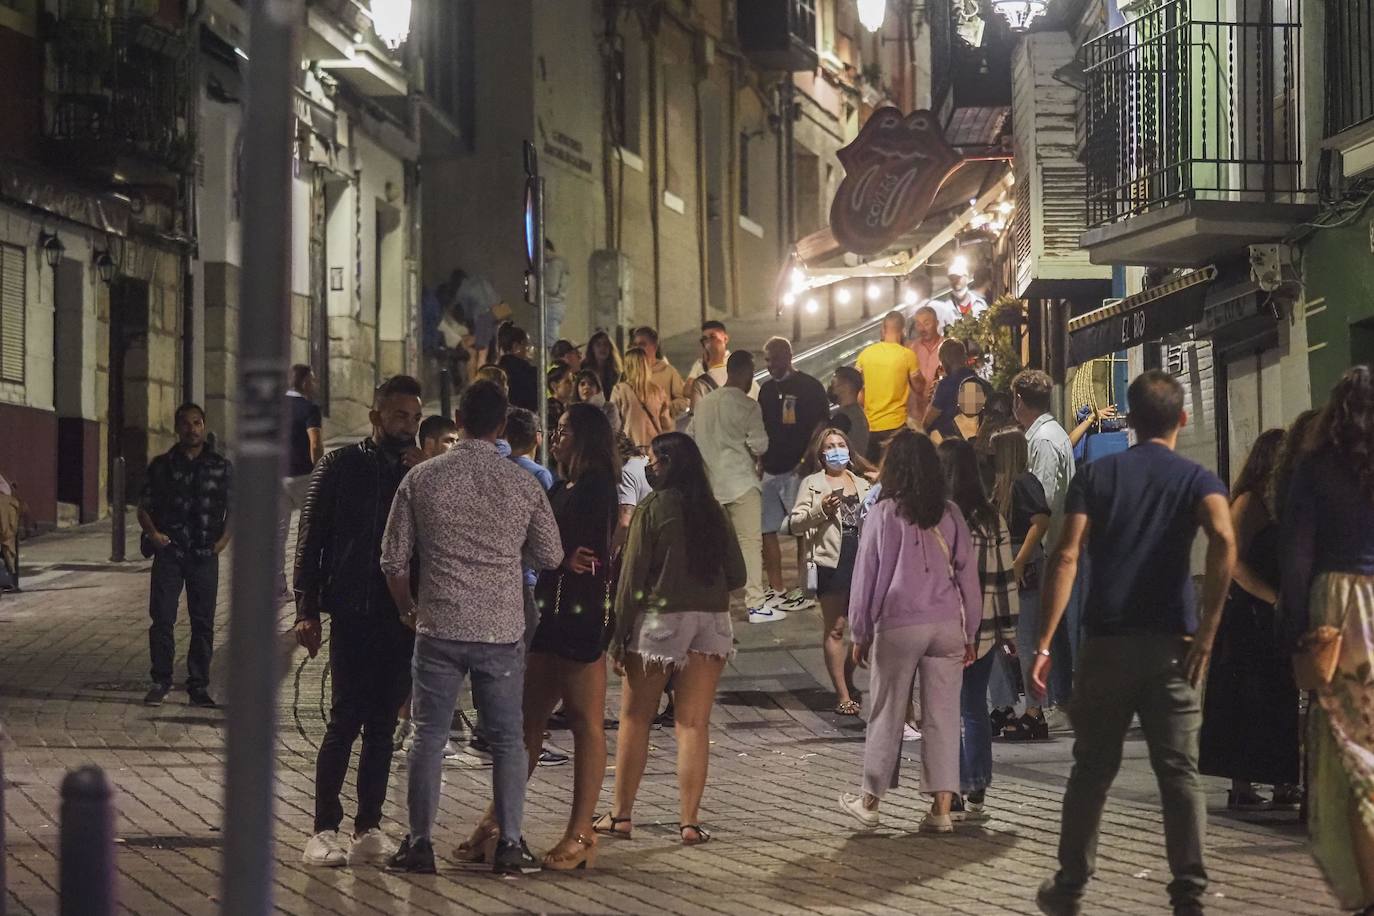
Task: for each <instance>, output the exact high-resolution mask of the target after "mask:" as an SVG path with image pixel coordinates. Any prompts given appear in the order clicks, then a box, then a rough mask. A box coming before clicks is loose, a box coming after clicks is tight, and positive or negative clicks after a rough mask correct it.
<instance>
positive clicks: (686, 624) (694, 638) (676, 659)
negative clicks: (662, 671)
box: [625, 611, 735, 668]
mask: <svg viewBox="0 0 1374 916" xmlns="http://www.w3.org/2000/svg"><path fill="white" fill-rule="evenodd" d="M625 650H626V651H627V652H633V653H635V654H636V655H638V656H640V657H641V658H643V659H644V662H645V665H646V666H648V667H652V666H654V665H662V666H664V667H670V668H681V667H682V666H683V665H684V664H686V663H687V658H688V653H692V652H695V653H697V654H700V655H710V656H713V657H715V658H725V659H729V658H733V657H734V655H735V631H734V628H733V627H732V626H731V624H730V615H729V614H728V613H724V612H722V613H714V612H710V611H674V612H670V613H667V614H658V613H655V612H653V611H649V612H647V613H645V614H644V615H643V616H641V617H640V618H639V619H638V620H636V621H635V623H634V626H633V628H631V630H630V640H629V643H628V645H626V647H625Z"/></svg>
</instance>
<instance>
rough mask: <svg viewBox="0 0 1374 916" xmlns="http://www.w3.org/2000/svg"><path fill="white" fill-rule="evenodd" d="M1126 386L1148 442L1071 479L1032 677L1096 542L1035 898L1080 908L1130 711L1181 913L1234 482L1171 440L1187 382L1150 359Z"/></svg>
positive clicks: (1200, 819) (1195, 827)
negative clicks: (1141, 738)
mask: <svg viewBox="0 0 1374 916" xmlns="http://www.w3.org/2000/svg"><path fill="white" fill-rule="evenodd" d="M1127 397H1128V401H1129V403H1130V405H1131V412H1130V416H1129V417H1128V422H1129V423H1130V424H1131V426H1132V428H1134V429H1135V432H1136V439H1137V441H1138V442H1139V443H1140V444H1139V445H1137V446H1135V447H1134V448H1132V449H1130V450H1128V451H1125V452H1121V453H1118V454H1115V455H1109V456H1107V457H1104V458H1099V459H1097V460H1096V461H1094V462H1093V463H1091V464H1089V465H1086V466H1085V467H1084V468H1083V469H1082V470H1080V471H1079V472H1078V474H1077V475H1076V476H1075V477H1074V479H1073V483H1072V484H1070V485H1069V491H1068V495H1067V497H1066V499H1065V503H1064V515H1065V518H1064V531H1063V535H1062V537H1061V538H1060V540H1059V546H1058V548H1057V549H1056V550H1055V553H1054V556H1053V557H1052V558H1051V560H1050V563H1049V567H1048V578H1047V580H1046V582H1045V589H1044V592H1043V599H1044V605H1043V610H1044V615H1043V617H1042V619H1041V622H1040V637H1039V642H1038V645H1037V646H1036V648H1035V649H1034V652H1035V655H1036V658H1035V666H1034V667H1033V668H1032V669H1031V689H1032V690H1033V691H1034V692H1035V693H1036V694H1037V695H1039V696H1044V694H1045V687H1046V681H1047V679H1048V678H1049V675H1050V664H1051V658H1050V654H1051V643H1052V641H1053V636H1054V632H1055V628H1056V627H1058V625H1059V621H1060V619H1061V618H1062V617H1063V615H1064V608H1065V606H1066V605H1067V604H1068V602H1069V592H1070V590H1071V589H1072V588H1073V583H1074V577H1075V574H1076V573H1077V569H1078V560H1079V556H1080V554H1081V553H1082V552H1083V551H1084V549H1085V545H1086V550H1087V553H1088V554H1089V555H1090V556H1091V557H1092V568H1091V570H1090V571H1089V574H1088V577H1089V584H1088V600H1087V601H1086V602H1085V603H1084V611H1083V639H1082V643H1081V649H1082V651H1081V654H1080V655H1079V656H1078V657H1076V658H1075V659H1074V661H1075V663H1076V670H1075V679H1076V680H1075V684H1074V692H1073V699H1072V700H1071V701H1070V702H1069V718H1070V720H1071V721H1072V722H1073V727H1074V732H1075V739H1074V746H1073V771H1072V772H1071V773H1070V774H1069V783H1068V786H1067V787H1066V788H1065V790H1064V817H1063V825H1062V827H1061V830H1060V835H1059V871H1058V872H1057V873H1056V874H1055V876H1054V877H1053V878H1051V879H1050V880H1048V881H1046V882H1045V884H1044V885H1043V886H1041V888H1040V892H1039V894H1038V895H1037V896H1036V903H1037V904H1038V905H1039V906H1040V910H1041V912H1044V913H1050V914H1054V916H1076V914H1078V913H1080V912H1081V911H1082V907H1083V902H1082V901H1083V892H1084V889H1085V888H1086V886H1087V883H1088V879H1089V878H1090V877H1092V873H1093V870H1094V869H1095V867H1096V864H1097V834H1098V827H1099V825H1100V824H1101V821H1102V809H1103V807H1104V806H1105V805H1106V802H1107V792H1108V790H1109V789H1110V788H1111V785H1112V781H1113V780H1114V779H1115V778H1116V773H1117V770H1118V769H1119V768H1120V767H1121V748H1122V742H1123V741H1124V740H1125V737H1126V731H1127V729H1129V728H1130V726H1131V719H1132V717H1133V716H1139V717H1140V727H1141V729H1142V730H1143V731H1144V733H1145V743H1146V745H1147V746H1148V747H1149V750H1150V764H1151V766H1152V767H1153V768H1154V771H1155V778H1156V779H1157V780H1158V782H1159V794H1160V799H1161V801H1162V802H1163V808H1164V840H1165V846H1166V847H1167V851H1168V858H1169V868H1170V871H1172V872H1173V881H1171V882H1170V883H1169V900H1170V903H1171V904H1172V906H1173V910H1174V913H1175V916H1199V914H1201V913H1202V901H1203V895H1204V893H1205V892H1206V890H1207V870H1206V868H1205V867H1204V865H1203V861H1202V850H1203V835H1204V833H1205V831H1206V826H1207V804H1206V798H1205V797H1204V795H1203V792H1202V783H1201V779H1200V778H1199V776H1198V769H1197V759H1198V731H1199V729H1200V728H1201V726H1202V703H1201V697H1200V694H1199V691H1198V686H1199V685H1200V684H1201V683H1202V682H1203V680H1204V678H1205V677H1206V673H1207V661H1208V658H1209V657H1210V655H1211V651H1212V641H1213V640H1214V639H1215V638H1216V633H1217V627H1218V626H1219V625H1220V623H1221V610H1222V605H1223V602H1224V601H1225V599H1226V590H1227V588H1228V587H1229V586H1230V583H1231V569H1232V567H1233V566H1234V565H1235V562H1236V544H1235V536H1234V535H1233V533H1232V528H1231V514H1230V508H1229V506H1228V503H1227V498H1226V487H1225V486H1224V485H1223V484H1222V482H1221V481H1220V480H1218V479H1217V478H1216V475H1214V474H1212V472H1210V471H1208V470H1206V469H1205V468H1203V467H1202V466H1201V465H1198V464H1195V463H1194V462H1192V461H1189V460H1188V459H1186V458H1184V457H1182V456H1181V455H1178V454H1176V453H1175V452H1174V446H1175V444H1176V442H1177V440H1178V431H1179V429H1180V428H1181V427H1182V426H1183V425H1184V424H1185V423H1187V421H1188V415H1187V414H1186V413H1185V412H1184V410H1183V386H1182V385H1180V384H1179V383H1178V380H1177V379H1175V378H1174V377H1173V376H1171V375H1169V374H1168V373H1165V372H1160V371H1158V370H1152V371H1150V372H1146V373H1145V374H1144V375H1142V376H1140V377H1139V378H1137V379H1136V380H1135V381H1134V382H1132V383H1131V388H1130V391H1129V393H1128V396H1127ZM1199 527H1201V528H1202V530H1203V531H1204V533H1205V534H1206V537H1207V566H1206V577H1205V580H1204V584H1203V593H1202V619H1201V620H1200V621H1199V619H1198V612H1197V607H1198V605H1197V601H1196V599H1195V597H1194V594H1193V579H1192V570H1191V568H1190V565H1191V556H1192V548H1193V540H1194V538H1195V537H1196V536H1197V531H1198V528H1199ZM1022 651H1030V647H1029V646H1026V647H1023V649H1022Z"/></svg>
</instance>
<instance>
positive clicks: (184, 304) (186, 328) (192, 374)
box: [179, 0, 223, 432]
mask: <svg viewBox="0 0 1374 916" xmlns="http://www.w3.org/2000/svg"><path fill="white" fill-rule="evenodd" d="M204 17H205V2H204V0H201V2H198V3H197V4H196V10H195V12H194V13H192V14H191V19H190V22H189V23H188V24H187V30H188V35H189V37H190V41H191V93H190V104H191V110H190V111H189V112H188V113H187V117H186V123H187V124H188V125H190V129H191V130H192V131H193V136H195V137H196V142H197V145H199V137H200V93H201V82H202V77H201V66H200V26H201V21H202V20H203V19H204ZM197 171H198V166H197V165H196V164H195V160H194V159H192V162H191V166H190V168H189V171H188V172H187V173H186V174H183V175H182V176H181V178H180V179H179V183H180V185H181V195H180V196H181V206H182V211H181V212H182V216H181V218H182V223H183V227H184V228H183V231H184V232H185V234H186V236H187V237H188V240H189V241H188V244H186V245H184V246H182V250H181V400H182V401H183V402H191V401H197V400H199V399H198V398H197V397H196V363H197V359H196V343H197V337H196V261H197V260H199V258H200V225H199V215H198V213H199V209H200V207H199V194H198V193H197V186H198V182H197V180H196V177H197ZM221 432H223V431H222V430H221Z"/></svg>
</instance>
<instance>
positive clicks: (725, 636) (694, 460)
mask: <svg viewBox="0 0 1374 916" xmlns="http://www.w3.org/2000/svg"><path fill="white" fill-rule="evenodd" d="M646 473H647V476H648V479H649V483H650V484H651V485H652V486H653V488H654V492H652V493H650V494H649V495H648V496H647V497H645V498H644V500H643V501H642V502H640V504H639V507H638V508H637V509H636V510H635V514H634V519H633V520H632V521H631V522H630V534H629V539H628V541H627V542H626V544H625V552H624V556H623V560H622V564H621V573H620V584H619V586H618V588H617V589H616V601H615V604H616V621H617V623H616V632H615V638H614V639H613V640H612V643H611V653H612V655H613V656H614V657H615V659H616V662H617V665H616V668H617V671H618V672H620V673H621V674H622V675H623V677H624V678H625V682H624V693H623V694H622V695H621V702H620V737H619V741H618V742H617V745H616V754H615V802H614V805H613V806H612V808H611V810H610V812H609V813H608V814H604V815H602V816H601V818H600V819H599V820H598V821H597V823H596V832H597V833H600V834H603V835H605V836H611V837H615V838H617V839H629V838H630V836H631V835H632V833H633V831H634V820H633V811H634V803H635V798H636V796H637V795H638V794H639V784H640V781H641V780H642V779H643V778H644V767H645V765H646V764H647V762H648V756H649V729H650V727H651V725H652V723H653V720H654V716H655V715H657V714H658V700H659V697H660V696H662V695H663V689H664V686H665V685H666V684H667V683H668V678H669V677H672V679H673V686H674V698H673V699H674V710H675V713H676V724H675V728H676V730H677V779H678V792H679V809H678V811H679V819H678V830H679V834H680V837H681V840H682V844H683V845H684V846H695V845H697V844H699V843H705V842H706V841H708V840H710V839H711V835H710V833H708V832H707V830H706V829H705V828H704V827H703V826H702V825H701V823H700V806H701V796H702V792H703V791H704V790H705V787H706V769H707V765H708V762H709V758H710V750H711V749H710V744H711V736H710V724H711V707H712V705H713V704H714V702H715V696H716V685H717V684H718V683H719V682H720V674H721V671H723V670H724V668H725V662H726V661H727V660H728V659H729V658H730V656H731V655H733V654H734V634H733V630H732V628H731V626H730V592H731V591H733V590H734V589H737V588H742V587H743V586H744V581H745V570H744V555H743V554H742V553H740V549H739V541H738V540H736V538H735V530H734V528H733V527H732V526H731V525H730V519H729V517H728V516H727V515H726V514H725V510H723V509H722V508H721V507H720V504H719V503H718V502H716V499H715V496H714V495H713V494H712V492H711V484H710V482H709V480H708V479H707V477H706V465H705V462H703V461H702V458H701V451H700V450H699V449H698V448H697V445H696V443H695V442H693V441H692V439H691V438H690V437H689V436H687V435H684V434H683V433H677V432H672V433H664V434H663V435H661V436H659V437H658V438H656V439H654V441H653V443H652V444H651V446H650V457H649V465H648V467H647V468H646Z"/></svg>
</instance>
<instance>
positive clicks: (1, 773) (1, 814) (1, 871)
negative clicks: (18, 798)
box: [0, 726, 9, 916]
mask: <svg viewBox="0 0 1374 916" xmlns="http://www.w3.org/2000/svg"><path fill="white" fill-rule="evenodd" d="M5 886H6V885H5V729H4V726H0V916H5V908H6V904H5V901H6V900H8V899H9V894H8V893H6V891H5Z"/></svg>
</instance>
